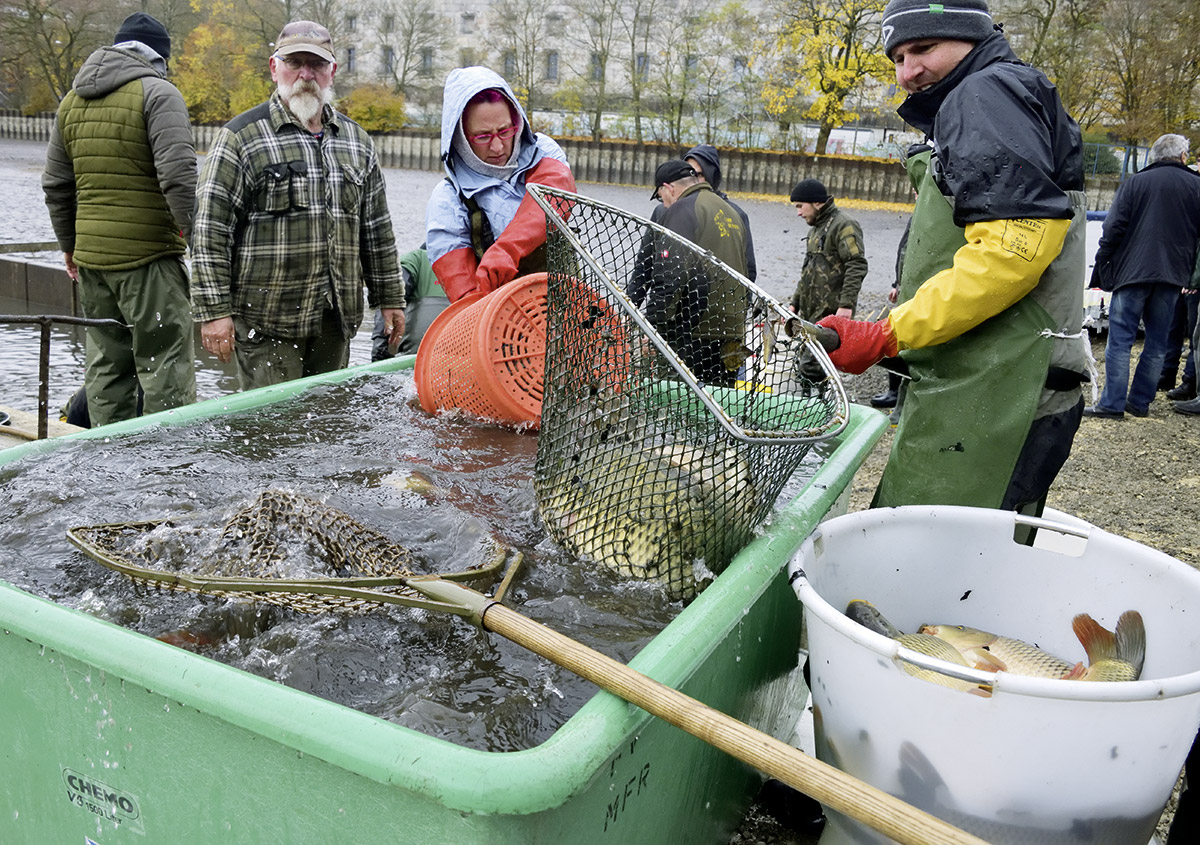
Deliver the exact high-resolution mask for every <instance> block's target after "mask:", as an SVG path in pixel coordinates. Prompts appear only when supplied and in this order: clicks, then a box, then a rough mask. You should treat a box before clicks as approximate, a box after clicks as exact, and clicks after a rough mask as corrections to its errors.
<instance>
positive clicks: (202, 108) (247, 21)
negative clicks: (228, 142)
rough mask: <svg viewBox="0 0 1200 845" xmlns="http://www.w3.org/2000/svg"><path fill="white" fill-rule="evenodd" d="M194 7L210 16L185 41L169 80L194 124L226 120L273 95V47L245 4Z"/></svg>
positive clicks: (221, 1)
mask: <svg viewBox="0 0 1200 845" xmlns="http://www.w3.org/2000/svg"><path fill="white" fill-rule="evenodd" d="M193 5H195V6H197V7H200V6H202V5H203V6H207V7H208V8H207V11H208V16H207V18H206V19H205V21H204V22H203V23H201V24H199V25H198V26H197V27H196V28H195V29H193V30H192V31H191V33H189V34H188V36H187V39H186V40H185V41H184V44H183V50H182V51H181V54H180V56H179V59H178V60H177V61H176V62H175V67H174V72H173V73H172V75H171V81H172V82H174V83H175V85H176V87H178V88H179V91H180V93H182V94H183V99H184V101H185V102H186V103H187V106H188V112H189V113H190V114H191V116H192V120H193V121H194V122H196V123H224V122H225V121H227V120H229V119H230V118H231V117H233V116H234V115H237V114H240V113H242V112H243V111H245V110H246V109H249V108H252V107H253V106H256V105H258V104H259V103H261V102H262V101H263V100H265V99H267V98H268V97H269V96H271V82H270V77H269V75H268V72H267V59H268V57H269V56H270V51H271V47H270V44H269V43H268V42H267V41H266V40H264V39H263V38H262V36H261V29H262V27H261V25H260V21H259V19H258V18H257V16H255V17H250V16H249V15H248V8H247V6H244V5H242V4H237V5H236V6H235V4H234V3H232V2H229V0H217V2H212V3H203V4H201V3H199V2H196V3H194V4H193Z"/></svg>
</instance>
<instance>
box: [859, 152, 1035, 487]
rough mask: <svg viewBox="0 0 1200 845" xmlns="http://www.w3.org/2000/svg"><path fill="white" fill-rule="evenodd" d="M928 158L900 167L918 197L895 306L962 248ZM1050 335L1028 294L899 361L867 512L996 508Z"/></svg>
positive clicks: (1031, 408)
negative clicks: (887, 435)
mask: <svg viewBox="0 0 1200 845" xmlns="http://www.w3.org/2000/svg"><path fill="white" fill-rule="evenodd" d="M929 159H930V153H929V152H923V153H921V154H920V155H917V156H913V157H912V158H910V159H909V161H908V173H909V179H910V180H911V182H912V185H913V187H914V188H915V189H916V191H917V201H916V207H915V209H914V211H913V217H912V229H911V232H910V234H909V240H908V249H907V251H906V253H905V257H904V267H903V271H902V273H901V278H900V293H899V301H900V302H905V301H907V300H909V299H911V298H912V296H913V294H915V293H916V290H917V288H919V287H920V286H921V284H922V283H924V281H925V280H926V279H928V278H929V277H931V276H933V275H935V274H936V273H938V272H940V271H942V270H945V269H947V268H948V267H950V266H952V265H953V263H954V254H955V252H957V251H958V249H959V248H960V247H962V246H963V244H964V243H965V242H966V240H965V236H964V234H963V229H962V228H960V227H958V226H956V225H955V224H954V217H953V209H952V208H951V205H950V203H949V202H947V201H946V198H945V197H944V196H943V195H942V192H941V190H940V189H939V188H938V186H937V184H936V182H935V181H934V178H933V175H932V173H931V172H930V167H929ZM1047 329H1049V330H1053V329H1054V322H1053V320H1052V318H1051V317H1050V315H1049V314H1048V313H1047V312H1046V310H1045V309H1044V308H1043V307H1042V306H1041V305H1039V304H1038V303H1037V302H1035V301H1034V300H1033V298H1032V297H1031V296H1026V297H1024V298H1023V299H1021V301H1020V302H1017V303H1016V304H1014V305H1012V306H1010V307H1009V308H1008V309H1006V310H1005V311H1003V312H1001V313H1000V314H997V315H996V316H994V317H992V318H990V319H988V320H986V321H984V322H983V323H981V324H980V325H978V326H976V327H975V328H973V329H971V330H970V331H969V332H967V333H966V334H963V335H960V336H959V337H956V338H954V339H953V340H951V341H948V342H946V343H942V344H938V345H936V346H930V347H926V348H924V349H906V350H904V351H902V352H901V353H900V355H901V357H902V358H904V360H905V361H906V362H907V363H908V369H909V373H910V375H911V376H912V381H911V382H910V383H909V385H908V388H907V390H908V392H907V394H906V395H905V399H904V409H903V411H902V412H901V416H900V424H899V426H897V428H896V436H895V439H894V440H893V442H892V451H891V455H890V456H889V457H888V462H887V467H886V468H885V469H884V473H883V478H882V479H881V480H880V482H879V488H878V489H877V490H876V491H875V499H874V501H873V502H872V506H873V507H889V506H896V505H916V504H931V505H967V506H973V507H987V508H995V507H999V506H1000V504H1001V501H1002V500H1003V498H1004V492H1005V490H1006V489H1007V488H1008V484H1009V480H1010V479H1011V478H1012V473H1013V468H1014V467H1015V466H1016V463H1017V457H1018V455H1019V454H1020V451H1021V447H1022V445H1023V444H1024V443H1025V439H1026V437H1027V435H1028V434H1029V427H1030V425H1031V424H1032V422H1033V418H1034V414H1035V413H1036V411H1037V405H1038V400H1039V397H1040V396H1041V392H1042V388H1043V386H1044V385H1045V383H1046V373H1047V370H1048V368H1049V365H1050V353H1051V343H1049V342H1048V341H1047V339H1046V338H1044V337H1042V336H1041V332H1042V331H1043V330H1047Z"/></svg>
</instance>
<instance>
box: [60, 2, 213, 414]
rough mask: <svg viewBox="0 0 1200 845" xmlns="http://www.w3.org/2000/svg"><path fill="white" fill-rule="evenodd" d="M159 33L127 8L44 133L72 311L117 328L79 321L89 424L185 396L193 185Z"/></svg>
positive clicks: (187, 143) (187, 130) (191, 390)
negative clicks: (75, 296)
mask: <svg viewBox="0 0 1200 845" xmlns="http://www.w3.org/2000/svg"><path fill="white" fill-rule="evenodd" d="M170 55H171V37H170V35H168V34H167V30H166V28H165V27H164V26H163V25H162V24H161V23H159V22H158V21H157V20H155V19H154V18H153V17H151V16H150V15H147V14H146V13H144V12H137V13H135V14H132V15H130V16H129V17H127V18H126V19H125V22H124V23H122V24H121V28H120V29H119V30H117V34H116V38H115V39H114V40H113V46H111V47H101V48H100V49H99V50H97V51H96V52H94V53H92V54H91V55H90V56H89V57H88V58H87V60H86V61H85V62H84V63H83V67H82V68H80V70H79V74H78V75H77V76H76V77H75V81H74V84H73V86H72V88H71V90H70V92H68V93H67V96H66V97H64V98H63V101H62V104H61V105H60V106H59V109H58V119H57V120H56V121H55V123H54V126H53V128H52V129H51V132H50V146H49V149H48V150H47V151H46V169H45V172H44V173H43V174H42V188H43V190H44V191H45V194H46V206H47V207H48V208H49V210H50V221H51V224H52V225H53V226H54V234H55V237H56V238H57V239H58V245H59V247H61V248H62V251H63V253H64V256H65V259H66V265H67V273H68V274H69V275H70V277H71V278H72V279H74V280H75V281H76V282H77V284H78V286H79V299H80V303H81V304H82V306H83V312H84V314H85V315H87V316H88V317H90V318H93V319H112V320H117V321H118V322H120V323H122V324H123V326H122V327H108V326H105V327H92V328H88V330H87V358H86V367H87V369H86V374H85V376H84V386H85V388H86V390H87V399H88V411H89V414H90V416H91V420H92V424H93V425H104V424H106V423H110V422H116V421H118V420H124V419H130V418H132V417H134V416H137V413H138V410H137V404H138V385H139V383H140V384H141V387H142V390H143V391H144V392H145V412H146V413H151V412H154V411H163V410H166V409H168V408H174V407H177V406H179V405H186V404H187V403H189V402H193V401H195V399H196V374H195V359H194V357H193V354H192V334H193V331H194V330H193V327H192V313H191V307H190V304H189V298H188V276H187V268H186V267H185V266H184V263H183V253H184V251H185V249H186V248H187V240H188V237H189V235H190V233H191V225H192V206H193V205H194V202H195V195H196V150H195V147H194V146H193V142H192V127H191V123H190V121H189V120H188V114H187V106H186V105H185V104H184V102H183V96H182V95H181V94H180V93H179V90H178V89H177V88H176V87H175V86H174V85H172V84H171V83H170V82H167V80H166V78H165V77H166V73H167V59H168V58H169V57H170Z"/></svg>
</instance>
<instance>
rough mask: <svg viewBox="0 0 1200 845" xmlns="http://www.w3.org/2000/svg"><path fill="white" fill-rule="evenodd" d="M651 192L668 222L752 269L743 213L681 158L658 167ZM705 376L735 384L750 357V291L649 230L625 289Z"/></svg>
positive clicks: (736, 265)
mask: <svg viewBox="0 0 1200 845" xmlns="http://www.w3.org/2000/svg"><path fill="white" fill-rule="evenodd" d="M651 198H652V199H657V200H661V201H662V204H663V205H664V206H665V207H666V209H667V211H666V213H665V214H663V215H662V220H661V225H662V226H663V227H665V228H667V229H670V230H671V231H672V232H675V233H676V234H678V235H681V236H683V237H684V238H687V239H688V240H689V241H691V242H692V243H694V244H696V245H697V246H700V247H702V248H704V249H706V250H708V251H709V252H711V253H712V254H713V256H715V257H716V258H717V259H719V260H720V261H722V262H724V263H725V264H727V265H728V266H729V267H731V268H732V269H734V270H736V271H737V272H738V273H741V274H742V275H743V276H744V275H746V241H745V233H744V229H743V225H742V218H741V216H740V215H739V214H738V213H737V211H736V210H735V209H733V208H732V207H731V206H730V205H729V203H727V202H726V201H725V200H723V199H721V197H719V196H718V195H717V194H716V192H714V191H713V189H712V186H711V185H709V184H708V183H707V182H705V181H703V179H701V177H699V176H697V175H696V172H695V171H694V170H693V169H692V166H691V165H690V164H688V163H687V162H686V161H683V160H682V159H671V160H670V161H667V162H664V163H663V164H661V165H659V166H658V169H657V170H656V171H655V173H654V193H653V194H651ZM626 293H627V295H628V296H629V298H630V300H632V301H633V303H634V304H636V305H641V306H642V307H643V309H644V310H645V313H646V317H647V319H649V320H650V322H651V323H652V324H653V325H654V327H655V329H657V330H658V332H659V334H661V335H662V336H663V338H664V339H666V341H667V342H668V343H669V344H670V345H671V347H672V348H673V349H674V350H675V351H676V352H677V353H678V354H679V357H680V358H682V359H683V361H684V363H685V364H687V365H688V367H689V368H690V369H691V371H692V374H693V375H695V377H696V379H697V380H698V381H701V382H704V383H708V384H723V385H729V384H732V383H733V382H734V381H735V380H736V379H737V371H738V368H739V367H740V366H741V362H742V360H743V359H744V358H745V354H744V346H743V337H744V334H745V327H746V293H745V289H744V288H743V287H742V286H741V285H740V284H739V283H738V281H737V280H736V279H735V278H734V277H732V276H731V275H729V274H727V273H721V272H713V271H712V269H711V266H710V265H708V264H707V263H706V262H704V261H702V260H700V259H699V258H698V256H697V255H696V254H695V252H693V251H691V250H688V249H686V247H685V248H680V246H679V244H678V242H677V240H675V239H672V238H670V237H669V236H666V235H663V234H661V233H660V232H655V231H648V232H647V235H646V238H645V239H644V240H643V242H642V248H641V251H640V252H639V255H638V259H637V263H636V265H635V267H634V271H633V275H632V278H631V280H630V283H629V287H628V288H627V290H626Z"/></svg>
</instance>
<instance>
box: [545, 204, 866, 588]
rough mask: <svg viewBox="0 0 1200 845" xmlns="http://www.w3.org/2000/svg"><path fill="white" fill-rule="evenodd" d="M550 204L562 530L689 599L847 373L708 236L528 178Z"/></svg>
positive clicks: (756, 514) (551, 355) (550, 437)
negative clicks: (686, 235)
mask: <svg viewBox="0 0 1200 845" xmlns="http://www.w3.org/2000/svg"><path fill="white" fill-rule="evenodd" d="M530 192H531V194H532V195H533V196H534V197H535V198H536V200H537V201H538V203H539V204H540V205H541V206H542V208H543V209H544V210H545V211H546V212H547V214H546V218H547V221H548V224H547V228H548V238H547V261H548V273H549V276H548V280H547V284H548V291H547V312H548V313H547V339H546V373H545V387H544V399H543V404H542V415H541V431H540V435H539V437H538V453H537V464H536V468H535V473H534V489H535V492H536V494H537V500H538V506H539V509H540V511H541V514H542V518H543V521H544V522H545V524H546V527H547V530H548V531H549V533H550V534H551V536H552V537H553V538H554V539H555V541H557V542H558V543H559V544H560V545H561V546H563V547H564V548H565V549H567V550H568V551H569V552H571V553H572V554H575V555H577V556H580V557H583V558H587V559H590V560H592V561H595V562H596V563H599V564H601V565H603V566H607V567H610V568H612V569H615V570H617V571H618V572H619V573H621V574H622V575H624V576H627V577H630V578H635V579H642V580H646V579H649V580H655V581H660V582H662V583H663V584H665V585H666V587H667V589H668V591H669V593H670V594H671V595H672V596H673V597H676V598H681V599H688V598H691V597H693V596H695V595H696V594H697V593H698V592H699V590H700V589H702V588H703V586H704V585H705V584H706V583H707V582H708V581H709V580H710V579H711V577H712V576H713V575H716V574H719V573H720V572H721V571H722V570H723V569H724V568H725V567H726V566H727V565H728V563H729V561H730V560H731V559H732V557H733V556H734V554H735V553H736V552H737V551H738V550H739V549H740V548H741V547H742V546H743V545H744V544H745V543H746V542H747V540H749V538H750V536H751V534H752V533H753V531H754V529H755V527H756V526H757V525H758V524H759V523H760V522H761V521H762V520H763V519H764V518H765V517H766V516H767V515H768V514H769V512H770V511H771V509H772V507H773V506H774V504H775V502H776V499H777V498H778V496H779V493H780V491H781V490H782V488H783V486H784V484H785V483H786V482H787V480H788V478H789V477H790V476H791V475H792V473H793V472H794V471H795V470H796V468H797V466H798V465H799V464H800V462H801V461H802V460H803V458H804V456H805V454H806V453H807V452H808V450H809V449H810V448H811V446H812V444H813V443H815V442H817V441H819V440H822V439H825V438H828V437H832V436H834V435H836V434H837V433H838V432H840V431H841V430H842V429H843V428H844V427H845V424H846V420H847V414H848V406H847V400H846V395H845V391H844V389H843V388H842V385H841V383H840V381H839V380H838V379H837V378H836V376H835V375H834V370H833V367H832V365H831V364H830V363H829V359H828V357H827V356H826V355H825V353H824V351H822V350H821V349H820V347H819V345H817V344H816V343H815V342H813V341H812V340H810V339H809V334H808V332H807V331H799V332H798V336H797V337H790V336H789V335H788V332H786V331H784V327H785V326H788V327H791V328H792V331H795V329H794V326H795V324H796V321H795V319H794V317H793V316H792V315H791V314H790V312H788V311H786V310H785V309H783V307H782V306H781V305H780V304H779V303H778V302H776V301H775V300H773V299H772V298H771V297H770V296H769V295H767V294H766V293H764V292H763V291H762V290H761V289H759V288H757V287H756V286H755V285H753V284H751V283H750V282H749V281H747V280H746V279H745V278H744V277H743V276H741V275H740V274H738V273H736V272H734V271H733V270H732V269H730V268H729V267H728V266H726V265H725V264H723V263H722V262H720V261H718V260H717V259H716V258H715V257H714V256H713V255H712V254H711V253H708V252H706V251H705V250H703V249H701V248H699V247H697V246H696V245H695V244H693V243H691V242H690V241H687V240H686V239H683V238H681V237H679V236H677V235H675V234H674V233H672V232H670V231H668V230H666V229H663V228H661V227H659V226H657V225H655V224H652V223H650V222H648V221H646V220H644V219H642V218H639V217H636V216H634V215H631V214H629V213H627V212H624V211H622V210H620V209H616V208H613V207H611V206H608V205H605V204H604V203H600V202H597V201H595V200H591V199H589V198H586V197H582V196H579V195H576V194H570V193H565V192H561V191H556V190H552V189H548V188H544V187H542V186H531V188H530Z"/></svg>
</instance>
